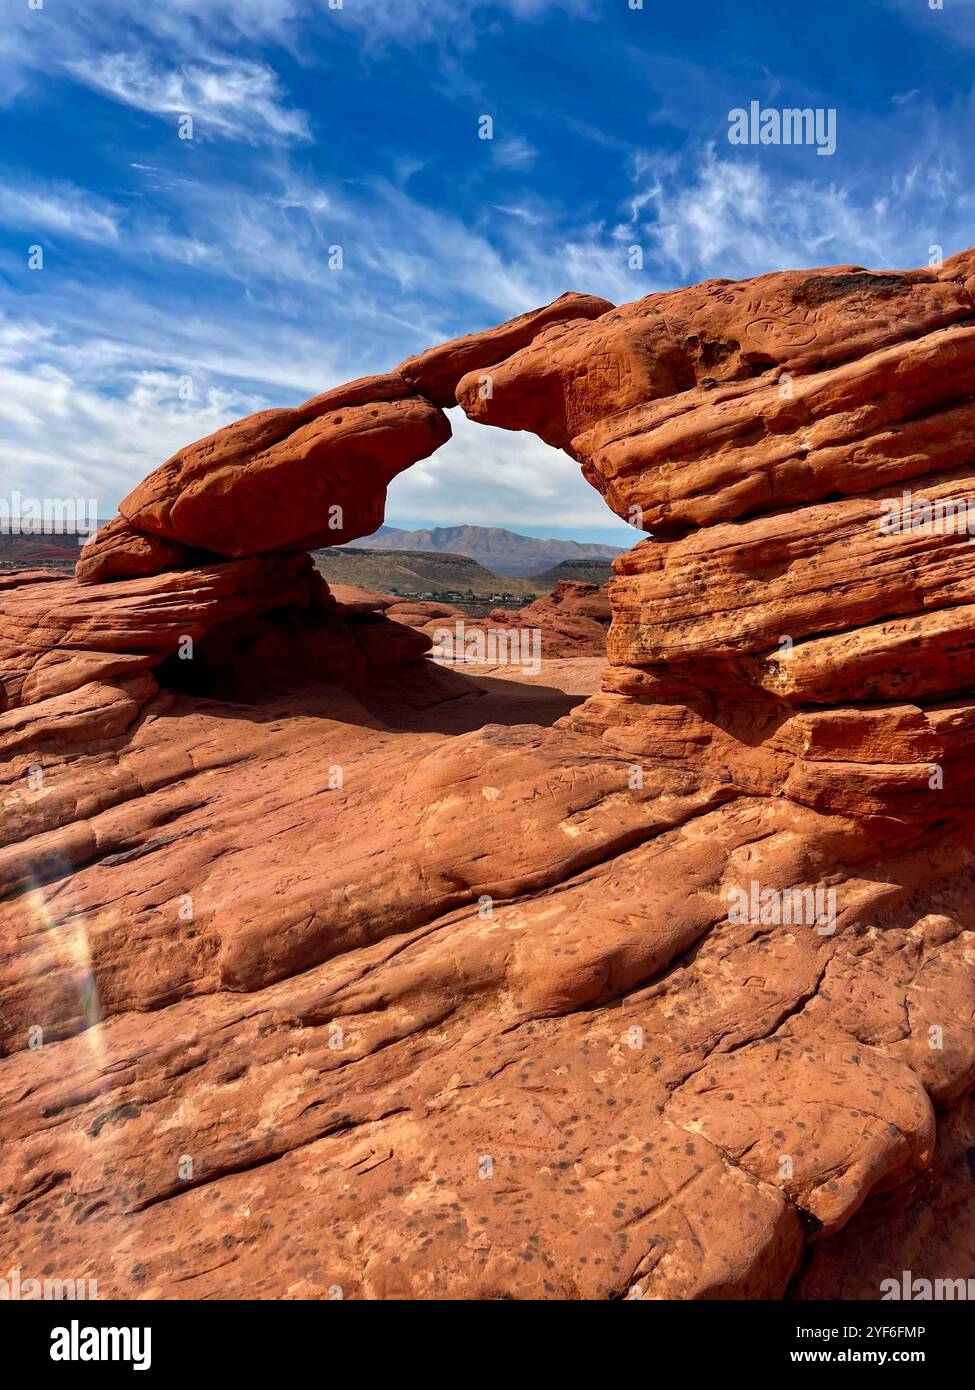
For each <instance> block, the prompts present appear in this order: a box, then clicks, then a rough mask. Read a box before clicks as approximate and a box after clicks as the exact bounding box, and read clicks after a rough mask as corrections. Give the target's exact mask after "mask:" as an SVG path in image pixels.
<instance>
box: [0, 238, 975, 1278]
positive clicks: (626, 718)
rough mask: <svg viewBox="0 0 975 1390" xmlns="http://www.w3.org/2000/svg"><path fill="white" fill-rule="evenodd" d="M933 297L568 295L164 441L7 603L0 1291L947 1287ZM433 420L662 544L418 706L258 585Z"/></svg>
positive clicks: (948, 843) (952, 654) (790, 283)
mask: <svg viewBox="0 0 975 1390" xmlns="http://www.w3.org/2000/svg"><path fill="white" fill-rule="evenodd" d="M973 287H975V278H973V255H972V253H964V254H963V255H962V256H960V257H956V258H954V259H953V260H952V261H949V262H947V263H946V264H945V265H944V266H943V267H941V268H940V269H938V270H924V271H911V272H904V273H891V272H882V273H871V272H868V271H865V270H863V269H862V268H860V267H838V268H831V269H827V270H821V271H803V272H797V271H790V272H787V273H783V274H780V275H771V276H764V277H761V278H760V279H758V280H754V281H747V282H741V283H733V282H730V281H710V282H708V283H706V284H704V285H701V286H695V287H692V288H691V289H687V290H679V291H675V292H674V293H672V294H658V295H651V296H649V297H648V298H647V299H645V300H641V301H638V302H637V303H636V304H632V305H625V306H622V307H621V308H619V309H613V308H612V306H606V305H603V304H602V303H601V302H598V301H593V300H588V299H584V298H583V297H581V296H578V297H563V299H562V300H561V301H556V303H555V305H553V306H548V308H547V309H545V310H542V311H538V312H537V313H536V314H530V315H526V316H523V317H522V319H520V320H516V321H514V322H513V323H512V324H510V325H502V326H501V327H500V328H499V329H496V330H489V331H488V332H486V333H484V334H479V335H474V336H473V337H472V338H471V339H467V340H460V341H459V342H457V343H453V344H446V345H444V346H443V347H442V348H439V349H432V350H431V351H430V352H428V353H424V354H421V355H420V356H419V357H418V358H413V359H409V360H408V361H407V362H406V363H403V364H402V365H401V367H400V368H398V369H397V371H396V372H394V373H392V374H391V375H389V376H387V377H379V378H370V379H367V380H366V381H363V382H357V383H353V384H352V385H351V386H349V387H345V388H337V390H335V391H332V392H328V393H326V394H325V395H324V396H321V397H317V398H315V400H313V401H311V402H308V403H307V404H306V405H305V406H303V407H300V408H299V409H298V410H297V411H271V412H264V413H262V414H261V415H259V416H254V417H251V418H250V419H249V420H247V421H242V422H239V423H238V424H237V425H233V426H229V427H228V428H227V429H226V430H223V431H220V432H218V434H216V435H214V436H212V437H211V438H210V439H209V440H206V441H201V443H199V444H197V445H192V446H189V448H188V449H185V450H183V451H181V453H180V454H178V455H176V456H175V458H174V459H173V460H170V462H169V463H168V464H165V465H163V467H162V468H161V469H158V470H157V471H156V473H154V474H152V475H151V476H150V478H149V479H147V480H146V481H145V482H144V483H143V484H141V485H140V486H139V487H138V488H136V489H135V491H134V492H133V493H132V494H130V497H129V498H127V499H126V500H125V502H123V504H122V509H121V513H122V515H121V519H120V520H118V521H117V522H115V523H113V524H112V525H111V526H110V527H109V528H107V529H106V530H105V531H103V532H102V533H101V535H100V536H99V537H98V538H96V539H95V540H94V541H93V542H91V545H90V547H86V553H85V554H84V555H83V556H82V560H81V565H80V569H79V576H78V579H77V580H76V581H71V580H60V581H56V580H52V579H51V578H50V576H47V575H44V574H43V573H37V572H29V573H25V574H22V575H19V576H13V577H9V576H8V577H4V578H3V579H2V580H0V622H2V629H0V630H2V646H0V681H2V686H3V691H4V700H3V708H2V712H0V747H2V748H3V751H4V759H5V760H4V762H3V765H2V774H0V775H2V779H3V800H2V806H0V815H2V821H0V824H2V830H3V841H4V848H3V849H2V850H0V893H2V902H0V1041H2V1049H3V1051H4V1053H5V1056H4V1057H3V1060H2V1063H0V1140H2V1143H0V1194H2V1196H0V1266H2V1265H4V1264H7V1265H12V1264H16V1265H18V1266H19V1267H20V1268H21V1269H22V1270H24V1271H34V1270H38V1271H40V1270H43V1268H44V1267H45V1266H47V1265H49V1264H51V1263H55V1264H56V1265H57V1267H58V1268H59V1269H61V1270H65V1271H68V1270H70V1271H71V1273H72V1274H73V1275H74V1276H75V1277H80V1276H82V1275H88V1276H93V1277H96V1278H97V1279H98V1286H99V1291H100V1293H101V1295H102V1296H103V1297H104V1296H111V1295H118V1296H131V1295H136V1296H144V1297H200V1296H208V1297H315V1298H328V1297H335V1296H337V1294H338V1293H339V1292H340V1293H341V1294H342V1295H343V1296H345V1297H360V1298H361V1297H366V1298H389V1297H421V1298H436V1297H462V1298H480V1297H488V1298H495V1297H543V1298H608V1297H651V1298H714V1297H736V1298H755V1297H779V1296H782V1295H783V1294H784V1293H785V1292H786V1291H787V1290H791V1292H792V1293H793V1294H797V1295H798V1296H821V1295H822V1294H827V1295H832V1294H836V1293H844V1292H850V1293H852V1294H853V1295H854V1296H857V1297H876V1296H878V1295H877V1293H876V1292H875V1291H874V1284H875V1283H876V1282H877V1277H878V1274H879V1272H880V1270H881V1269H886V1268H888V1267H889V1266H890V1263H891V1262H893V1265H894V1266H897V1265H898V1264H902V1265H903V1263H904V1261H906V1260H911V1261H914V1262H915V1263H917V1262H921V1263H925V1268H926V1269H928V1270H935V1269H936V1267H937V1266H939V1265H942V1264H943V1265H945V1266H947V1267H948V1268H946V1269H945V1270H944V1273H945V1274H949V1273H953V1272H954V1270H955V1268H956V1266H957V1267H959V1268H960V1266H961V1264H963V1263H964V1261H965V1259H966V1258H968V1255H970V1251H967V1253H966V1249H967V1247H966V1246H965V1245H964V1241H965V1240H967V1239H968V1236H967V1235H964V1234H959V1235H957V1236H955V1235H953V1234H952V1231H951V1229H949V1227H951V1228H954V1229H955V1230H956V1231H958V1232H960V1233H964V1232H966V1231H968V1232H970V1224H969V1225H967V1226H966V1225H965V1223H964V1221H963V1220H962V1218H961V1217H959V1216H958V1215H957V1213H958V1212H960V1211H964V1212H965V1213H967V1212H969V1211H970V1205H969V1202H970V1194H969V1192H968V1190H967V1188H966V1187H965V1183H964V1181H963V1177H964V1173H963V1171H962V1169H961V1168H960V1166H959V1161H958V1154H959V1152H960V1151H961V1148H963V1147H965V1145H966V1144H967V1143H968V1137H967V1136H968V1135H969V1130H968V1129H967V1128H966V1127H965V1126H966V1125H967V1123H968V1120H967V1119H966V1118H965V1117H966V1116H967V1115H968V1110H967V1109H965V1108H964V1107H965V1105H966V1100H965V1098H966V1096H967V1095H968V1093H969V1091H970V1089H971V1086H972V1083H973V1080H975V1022H973V1020H975V970H973V965H975V912H973V909H972V906H971V904H972V902H973V901H975V897H973V892H972V889H973V887H975V882H973V872H972V867H971V865H972V849H973V842H975V811H973V809H972V806H971V796H970V787H971V768H972V766H973V756H972V755H973V752H975V744H973V738H975V705H973V703H972V697H971V689H970V687H971V682H972V678H973V675H975V672H973V669H972V660H973V658H972V656H971V653H972V651H973V649H975V630H973V625H972V621H971V616H972V613H973V611H975V591H973V582H975V581H973V571H972V558H971V557H972V553H973V552H972V551H971V549H970V547H969V544H968V528H967V523H966V524H964V525H962V526H961V527H956V529H954V530H952V529H951V527H950V526H949V527H946V526H944V525H941V526H940V528H939V526H938V524H937V516H938V515H940V517H941V520H942V522H943V521H944V520H945V518H946V517H954V518H956V520H957V518H958V516H959V515H961V516H962V517H963V518H965V517H966V516H967V513H966V511H965V509H964V508H961V511H959V507H958V504H960V503H962V502H964V501H965V499H966V498H967V496H968V493H969V491H970V489H971V488H972V485H973V484H975V476H973V475H972V472H971V468H972V465H971V460H970V459H968V458H967V455H966V449H967V424H968V423H970V412H971V405H970V401H969V397H970V396H971V395H972V394H973V392H972V385H973V378H972V371H973V364H975V352H973V349H972V339H971V335H972V334H973V333H975V329H973V328H972V327H971V322H970V321H971V320H972V319H973V317H975V304H973V301H972V290H973ZM465 373H466V375H465ZM485 374H486V375H487V376H488V377H489V378H490V388H491V389H490V390H487V391H486V390H484V377H485ZM453 393H456V398H457V399H458V400H459V401H460V403H461V404H462V405H463V406H464V408H465V409H466V410H467V412H468V413H469V414H470V415H471V416H472V417H473V418H475V419H478V420H481V421H483V422H484V423H489V424H498V425H501V426H503V427H505V428H518V429H532V430H534V431H535V432H537V433H538V434H539V435H540V436H541V437H542V438H543V439H546V440H548V441H549V442H550V443H552V444H554V445H557V446H558V447H561V448H564V449H566V451H567V452H568V453H569V454H571V455H572V456H573V457H574V458H575V459H576V460H577V461H578V462H579V463H580V464H581V466H582V468H583V471H584V473H585V474H586V476H587V477H588V478H589V479H590V481H592V482H593V483H594V484H595V485H596V486H597V487H598V488H599V489H600V491H601V492H602V493H603V495H604V496H605V497H606V499H607V501H608V502H609V503H610V505H611V506H613V507H614V508H615V509H616V510H617V511H618V512H620V514H621V515H626V516H628V517H629V519H631V520H638V521H642V523H643V525H644V527H645V529H648V530H651V531H653V532H654V536H653V537H652V538H650V539H648V540H646V541H645V542H643V543H641V544H640V545H639V546H637V547H636V548H635V549H634V550H633V551H631V552H630V553H629V554H628V555H626V556H623V557H621V559H620V560H619V561H618V562H617V563H616V570H617V578H616V579H615V580H614V581H613V582H612V584H611V585H610V588H609V603H610V607H611V611H612V626H611V629H610V632H609V637H608V649H607V655H608V667H607V669H606V670H605V671H604V672H603V674H602V676H601V677H600V675H599V668H600V666H602V664H603V662H602V659H601V658H595V657H593V656H591V655H590V656H574V657H572V658H568V659H567V658H566V657H565V656H563V655H562V654H561V652H562V650H563V648H560V647H557V646H554V645H551V646H550V650H549V651H548V652H547V653H546V652H545V649H544V645H543V660H542V663H541V668H540V669H539V670H538V671H536V672H530V671H528V670H526V669H524V668H522V667H519V666H498V667H496V668H488V669H484V668H481V669H477V668H473V669H471V668H463V669H453V670H447V669H444V668H442V667H440V666H437V665H436V664H434V663H433V662H432V661H430V660H429V659H427V658H426V656H425V655H424V653H425V652H426V651H427V649H428V648H429V644H430V636H429V632H428V631H419V630H418V629H421V628H428V627H429V622H430V621H431V620H437V619H445V620H446V621H447V622H449V621H451V619H452V618H453V617H454V616H455V615H453V614H450V613H445V614H443V615H436V614H429V613H426V614H425V613H423V612H421V611H416V612H411V613H407V612H406V611H405V610H404V611H402V612H401V614H397V611H396V609H397V607H399V605H396V604H387V601H385V600H379V599H375V596H370V595H368V594H363V593H342V592H340V593H339V594H338V595H332V594H330V593H329V592H328V591H327V588H326V586H325V585H324V584H323V583H322V582H321V580H320V579H319V578H318V577H317V576H316V575H315V574H314V571H313V568H312V566H311V562H310V560H309V559H308V557H307V556H306V555H304V554H303V553H301V552H302V551H303V550H304V549H305V548H306V547H307V546H309V545H312V544H315V545H319V544H322V543H323V536H324V537H325V541H328V540H331V541H336V540H341V539H347V538H349V537H350V536H351V535H352V534H363V532H362V531H357V530H356V529H355V528H356V527H358V526H360V525H361V526H363V527H367V528H368V529H374V526H375V525H377V524H378V521H379V520H380V519H381V511H382V505H383V499H384V496H385V487H386V484H387V482H388V481H389V478H391V477H392V476H393V475H394V474H395V473H396V472H397V471H398V470H399V469H400V468H402V467H405V466H408V463H409V462H410V461H412V459H413V458H419V457H423V456H425V453H428V452H430V451H431V449H432V448H434V447H435V446H436V444H437V442H440V441H441V440H442V438H445V437H446V431H445V423H446V422H445V417H443V416H442V413H441V407H442V406H444V405H447V404H449V403H450V401H451V399H453ZM489 439H490V437H489V436H488V435H485V447H489ZM905 487H909V488H910V490H911V493H912V499H913V500H912V502H911V505H910V508H909V509H908V524H907V525H906V527H905V526H903V525H902V526H900V528H899V529H893V530H890V529H888V530H885V529H884V528H883V525H882V523H883V521H884V518H885V517H889V514H890V508H889V507H887V506H886V505H885V504H886V503H887V502H888V501H889V500H890V498H892V497H893V498H898V497H900V496H901V494H902V491H903V489H904V488H905ZM938 504H940V513H939V512H938V510H937V507H938ZM947 504H951V506H950V507H948V506H947ZM332 505H339V506H340V509H341V516H342V518H343V519H342V527H343V528H345V529H343V530H341V531H340V532H339V533H338V534H335V533H333V534H332V535H330V536H328V535H326V534H325V528H326V527H327V525H328V511H329V507H330V506H332ZM925 506H926V508H927V510H925ZM912 518H913V520H912ZM918 518H919V519H920V522H921V524H920V525H916V524H914V522H915V521H916V520H917V519H918ZM929 523H930V524H929ZM167 547H169V548H167ZM201 552H203V555H202V559H204V560H205V561H206V563H200V561H201ZM235 556H236V557H238V558H230V557H235ZM131 566H138V567H139V568H138V569H137V570H135V571H132V570H131V568H130V567H131ZM132 573H136V574H138V575H139V576H141V577H130V576H131V575H132ZM570 599H571V602H570V601H569V600H570ZM583 599H585V603H583ZM599 602H600V600H599V596H598V594H592V595H585V596H583V595H579V594H577V593H573V594H571V595H570V594H567V593H566V592H563V593H562V594H558V593H557V594H556V595H553V596H551V598H550V599H547V600H543V601H540V604H539V605H537V606H536V607H537V609H538V611H537V612H536V613H535V614H534V619H535V620H537V624H538V626H540V627H541V626H542V625H543V623H544V622H547V623H549V624H550V625H552V630H553V631H554V630H555V628H554V624H555V623H556V622H558V621H565V620H566V613H565V610H566V608H567V607H568V608H572V609H573V610H574V611H573V614H572V615H571V617H572V621H574V622H583V621H584V622H587V623H593V624H594V625H596V626H598V627H599V628H600V630H602V627H603V623H604V620H605V612H604V611H602V610H599V609H598V605H599ZM580 605H581V607H580ZM590 605H591V606H590ZM583 608H584V609H585V611H582V609H583ZM543 610H544V612H543ZM398 616H402V617H403V618H404V619H409V621H408V622H398V621H396V619H397V617H398ZM494 616H495V615H492V620H493V618H494ZM521 616H523V615H521ZM505 617H506V618H507V619H508V620H509V621H510V620H511V618H512V615H510V614H505ZM186 638H189V639H190V642H191V648H192V656H191V657H190V658H189V659H188V660H184V659H183V658H182V657H181V649H182V648H183V647H184V646H185V642H184V639H186ZM578 649H579V648H578V646H576V647H575V648H574V650H578ZM599 685H601V688H599V689H597V686H599ZM743 903H744V904H745V905H746V906H745V907H744V908H743V906H742V904H743ZM40 1044H42V1045H40ZM957 1107H962V1108H961V1109H957ZM953 1112H956V1114H957V1116H958V1117H959V1118H956V1119H955V1120H951V1119H948V1120H947V1121H946V1120H945V1119H944V1118H943V1117H944V1116H946V1115H947V1116H950V1115H951V1114H952V1113H953ZM939 1117H940V1118H939ZM939 1125H940V1138H939ZM966 1152H967V1150H966ZM919 1193H923V1194H924V1201H923V1203H922V1206H923V1211H924V1213H926V1214H925V1215H924V1217H923V1223H922V1224H923V1229H922V1230H921V1232H920V1236H919V1237H917V1238H915V1236H912V1235H911V1233H910V1231H909V1229H908V1226H909V1222H908V1216H909V1215H910V1213H911V1212H912V1211H914V1212H916V1211H917V1210H920V1208H917V1206H916V1203H917V1201H919V1200H920V1198H919V1197H918V1194H919ZM912 1194H914V1195H913V1197H912ZM904 1202H906V1203H907V1206H906V1207H902V1206H900V1205H898V1204H899V1203H904ZM912 1202H914V1203H915V1206H913V1207H912V1206H911V1203H912ZM878 1203H880V1204H886V1206H883V1205H881V1206H878V1205H877V1204H878ZM885 1210H886V1211H887V1213H888V1214H889V1215H890V1217H891V1222H890V1228H891V1229H890V1244H889V1247H886V1246H884V1243H883V1242H884V1240H885V1239H886V1237H885V1236H884V1235H883V1232H882V1229H881V1224H880V1223H878V1221H877V1219H876V1217H875V1213H876V1212H878V1211H885ZM904 1212H907V1213H908V1216H904V1215H903V1213H904ZM949 1215H950V1218H951V1219H950V1222H949V1220H948V1217H949ZM871 1223H872V1224H871ZM857 1233H859V1238H858V1234H857ZM918 1240H920V1242H921V1245H923V1251H922V1250H921V1248H920V1246H919V1245H918V1243H917V1241H918ZM912 1242H914V1243H912ZM807 1248H809V1249H811V1250H812V1253H811V1255H810V1254H808V1253H807V1254H804V1251H805V1250H807ZM844 1251H846V1252H847V1253H846V1254H844V1253H843V1252H844ZM904 1267H907V1266H904ZM917 1272H919V1273H920V1272H922V1271H917Z"/></svg>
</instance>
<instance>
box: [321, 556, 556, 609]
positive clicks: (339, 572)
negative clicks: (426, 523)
mask: <svg viewBox="0 0 975 1390" xmlns="http://www.w3.org/2000/svg"><path fill="white" fill-rule="evenodd" d="M313 553H314V558H315V564H316V566H317V568H318V570H319V571H320V572H321V574H323V575H324V576H325V579H326V580H327V581H328V583H330V584H353V585H355V586H356V587H358V588H360V589H369V590H371V591H372V592H373V593H376V594H409V595H411V596H414V597H437V598H449V596H450V595H453V594H458V595H467V594H473V595H474V596H475V597H477V598H485V599H491V598H496V597H497V596H499V595H501V594H511V595H513V596H514V597H517V598H519V599H524V601H525V602H528V601H529V600H530V599H531V598H534V597H535V596H536V595H538V594H542V593H546V592H547V591H548V590H549V589H550V588H551V587H552V585H551V584H548V583H543V582H542V580H539V579H536V580H528V579H521V578H514V579H513V578H511V577H510V576H509V575H503V574H494V573H492V571H491V570H488V569H485V568H484V566H483V565H479V564H478V563H477V561H476V560H471V559H469V558H468V556H466V555H451V554H448V555H442V554H439V553H437V552H436V551H423V550H364V549H362V548H361V547H359V546H347V545H343V546H333V547H330V548H329V549H328V550H316V551H314V552H313Z"/></svg>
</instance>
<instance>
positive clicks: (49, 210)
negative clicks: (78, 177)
mask: <svg viewBox="0 0 975 1390" xmlns="http://www.w3.org/2000/svg"><path fill="white" fill-rule="evenodd" d="M118 223H119V209H118V208H117V207H114V206H113V205H112V204H111V203H109V202H107V201H106V200H105V199H103V198H99V197H96V196H95V195H93V194H91V193H89V192H88V191H87V190H85V189H82V188H77V187H76V186H75V185H74V184H70V183H63V182H54V181H46V180H42V179H36V178H33V177H32V176H30V175H23V174H20V175H13V174H10V173H7V174H5V175H4V177H3V179H2V182H0V226H4V227H12V228H16V229H17V230H18V231H24V232H27V233H37V234H40V233H42V232H54V233H60V234H63V235H64V236H66V237H73V238H77V239H79V240H81V241H94V242H102V243H114V242H117V241H118V235H119V233H118Z"/></svg>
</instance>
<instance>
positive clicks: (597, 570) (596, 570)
mask: <svg viewBox="0 0 975 1390" xmlns="http://www.w3.org/2000/svg"><path fill="white" fill-rule="evenodd" d="M612 577H613V567H612V565H611V564H610V563H609V561H608V560H595V559H594V560H563V561H562V562H561V563H560V564H558V565H553V566H552V568H551V569H550V570H543V572H542V573H541V574H535V575H532V578H533V579H534V580H535V582H536V584H542V585H544V586H545V588H546V589H554V587H555V585H556V584H559V583H561V581H562V580H563V579H574V580H575V581H576V582H577V583H580V584H605V583H607V582H608V580H610V579H612Z"/></svg>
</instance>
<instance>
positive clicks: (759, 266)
mask: <svg viewBox="0 0 975 1390" xmlns="http://www.w3.org/2000/svg"><path fill="white" fill-rule="evenodd" d="M973 202H975V199H973V196H972V194H971V193H969V192H967V191H965V190H963V189H962V188H961V187H960V186H959V183H958V173H957V171H956V170H955V169H953V168H952V164H951V149H950V147H949V146H948V145H945V146H943V147H942V149H941V152H940V154H939V156H938V157H937V158H935V159H933V160H932V161H931V162H930V163H925V164H916V165H914V166H913V167H911V168H908V169H906V170H904V171H899V172H897V173H896V174H894V175H892V176H891V177H890V178H889V179H888V181H887V182H886V184H884V183H881V182H877V183H875V184H874V186H873V188H872V189H871V192H870V195H869V196H867V197H865V196H864V191H863V189H862V187H860V186H852V187H851V186H847V185H844V184H842V183H840V182H836V183H820V182H813V181H811V180H804V179H801V178H798V177H795V176H793V175H790V174H789V173H787V172H783V170H782V169H781V167H779V166H775V167H773V166H772V165H771V164H770V163H767V162H762V161H761V159H760V157H759V156H758V155H756V156H755V157H753V158H751V159H749V158H739V159H732V158H722V157H721V156H719V155H718V154H717V153H716V151H715V149H714V147H713V146H711V147H708V148H707V149H706V150H705V152H704V153H703V155H701V156H700V158H699V159H698V161H697V163H696V164H691V163H690V162H688V161H684V162H680V161H677V162H671V163H669V164H668V165H665V166H664V167H663V168H662V169H658V170H654V169H653V168H652V167H651V166H650V165H648V164H643V165H641V166H640V167H639V169H638V173H637V192H636V194H635V196H634V198H633V199H632V200H631V220H630V221H629V222H628V223H626V224H623V225H621V226H620V227H619V228H617V231H616V235H617V236H618V237H619V238H620V239H621V240H625V239H634V240H635V241H636V242H637V243H639V244H642V245H644V246H645V247H646V248H647V250H648V253H649V256H648V265H649V266H650V267H651V268H652V269H653V270H655V271H656V272H657V273H658V274H662V275H664V276H668V277H672V278H673V279H674V280H677V281H678V282H680V281H686V280H688V279H691V278H695V279H700V278H705V277H707V276H711V275H726V276H730V277H742V276H749V275H760V274H764V273H765V272H767V271H769V270H777V269H782V268H784V267H789V266H795V267H801V266H810V265H832V264H849V263H856V264H863V265H868V266H873V267H887V266H905V265H907V266H910V265H921V264H925V263H926V262H927V259H928V253H929V247H930V246H931V245H932V244H938V245H941V246H943V247H944V249H945V253H946V254H949V253H950V252H952V251H955V250H960V249H961V248H962V247H963V246H965V245H967V244H968V242H969V241H970V239H971V237H970V223H971V210H972V205H973Z"/></svg>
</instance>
